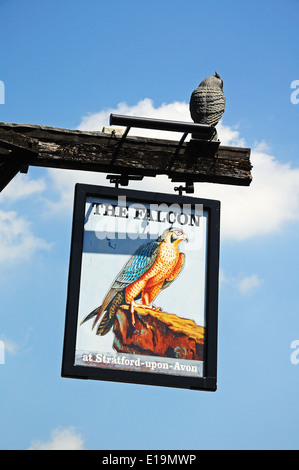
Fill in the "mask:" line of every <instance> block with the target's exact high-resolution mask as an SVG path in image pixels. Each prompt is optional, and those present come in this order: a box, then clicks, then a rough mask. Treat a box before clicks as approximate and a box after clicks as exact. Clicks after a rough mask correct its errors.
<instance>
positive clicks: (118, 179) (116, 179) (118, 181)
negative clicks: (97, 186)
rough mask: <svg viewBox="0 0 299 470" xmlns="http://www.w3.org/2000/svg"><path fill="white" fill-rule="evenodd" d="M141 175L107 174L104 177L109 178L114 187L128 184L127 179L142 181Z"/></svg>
mask: <svg viewBox="0 0 299 470" xmlns="http://www.w3.org/2000/svg"><path fill="white" fill-rule="evenodd" d="M143 178H144V177H143V176H142V175H107V176H106V179H107V180H110V183H111V184H114V185H115V187H116V188H119V186H129V181H142V180H143Z"/></svg>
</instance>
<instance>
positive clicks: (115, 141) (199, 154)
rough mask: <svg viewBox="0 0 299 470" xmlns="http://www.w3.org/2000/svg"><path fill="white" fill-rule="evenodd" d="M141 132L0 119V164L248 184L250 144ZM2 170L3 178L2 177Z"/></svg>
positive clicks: (4, 165)
mask: <svg viewBox="0 0 299 470" xmlns="http://www.w3.org/2000/svg"><path fill="white" fill-rule="evenodd" d="M178 145H179V143H178V142H177V141H170V140H160V139H153V138H145V137H130V136H128V137H127V138H126V139H125V140H121V138H120V137H116V136H113V135H109V134H104V133H96V132H82V131H78V130H69V129H60V128H55V127H46V126H39V125H29V124H13V123H0V164H1V163H3V164H2V165H0V190H1V187H2V186H3V184H4V185H5V182H4V183H3V181H2V179H3V178H4V174H3V175H2V170H1V168H2V167H3V168H4V167H6V169H7V168H9V166H16V165H17V166H18V161H21V162H22V165H24V162H27V163H28V164H29V165H32V166H40V167H52V168H64V169H70V170H86V171H96V172H104V173H118V174H135V175H144V176H156V175H160V174H165V175H168V176H169V177H170V178H172V179H173V181H180V182H188V181H192V182H198V181H201V182H204V181H205V182H212V183H219V184H231V185H240V186H249V185H250V183H251V180H252V176H251V169H252V166H251V162H250V149H248V148H239V147H225V146H221V145H220V146H219V143H215V142H202V141H196V140H191V141H190V142H186V143H184V144H183V145H182V146H181V148H180V147H178ZM2 176H3V178H2Z"/></svg>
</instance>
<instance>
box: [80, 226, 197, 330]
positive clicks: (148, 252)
mask: <svg viewBox="0 0 299 470" xmlns="http://www.w3.org/2000/svg"><path fill="white" fill-rule="evenodd" d="M182 240H185V241H188V238H187V236H186V235H185V233H184V232H183V231H182V230H180V229H178V228H174V227H172V228H170V229H168V230H165V232H164V233H163V234H162V235H161V236H160V237H159V238H158V239H157V240H155V241H153V242H150V243H147V244H146V245H142V246H141V247H140V248H138V250H137V251H136V252H135V253H134V254H133V255H132V256H131V258H130V259H129V260H128V262H127V263H126V264H125V266H124V267H123V269H122V270H121V271H120V273H119V274H118V275H117V277H116V279H115V280H114V282H113V284H112V286H111V287H110V289H109V291H108V293H107V294H106V297H105V298H104V300H103V303H102V305H101V306H100V307H97V308H96V309H95V310H93V311H92V312H91V313H90V314H89V315H87V317H86V318H85V319H84V320H83V321H82V322H81V325H82V324H83V323H85V322H86V321H88V320H90V319H92V318H94V317H95V319H94V322H93V326H92V329H94V327H95V326H96V324H97V323H98V321H99V320H100V319H101V321H100V323H99V325H98V327H97V333H96V334H97V335H100V336H104V335H106V334H107V333H108V332H109V331H110V329H111V328H112V326H113V323H114V321H115V315H116V312H117V309H118V308H119V307H120V306H121V305H123V304H129V305H130V312H131V315H132V323H133V324H134V311H135V308H136V307H140V306H143V307H146V308H151V309H153V310H157V309H156V308H155V307H154V306H153V305H152V302H153V301H154V299H155V298H156V297H157V295H158V294H159V292H160V291H161V290H162V289H165V288H166V287H168V286H169V285H170V284H171V283H172V282H173V281H174V280H175V279H176V277H177V276H178V274H179V273H180V272H181V270H182V268H183V266H184V263H185V254H184V253H180V251H179V243H180V242H181V241H182ZM140 298H141V304H138V303H136V300H138V299H140Z"/></svg>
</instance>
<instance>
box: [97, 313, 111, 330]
mask: <svg viewBox="0 0 299 470" xmlns="http://www.w3.org/2000/svg"><path fill="white" fill-rule="evenodd" d="M114 321H115V318H114V316H112V317H111V316H110V311H109V310H108V311H107V312H106V313H105V315H104V316H103V318H102V320H101V323H100V324H99V326H98V329H97V335H99V336H105V335H106V334H107V333H109V331H110V330H111V327H112V326H113V323H114Z"/></svg>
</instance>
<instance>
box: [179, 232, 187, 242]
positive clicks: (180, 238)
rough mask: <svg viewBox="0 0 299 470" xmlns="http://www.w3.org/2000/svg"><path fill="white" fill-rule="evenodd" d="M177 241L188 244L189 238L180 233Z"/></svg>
mask: <svg viewBox="0 0 299 470" xmlns="http://www.w3.org/2000/svg"><path fill="white" fill-rule="evenodd" d="M177 239H178V240H179V241H185V242H186V243H188V241H189V238H188V237H187V235H186V234H185V233H182V234H181V235H180V236H179V237H178V238H177Z"/></svg>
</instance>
